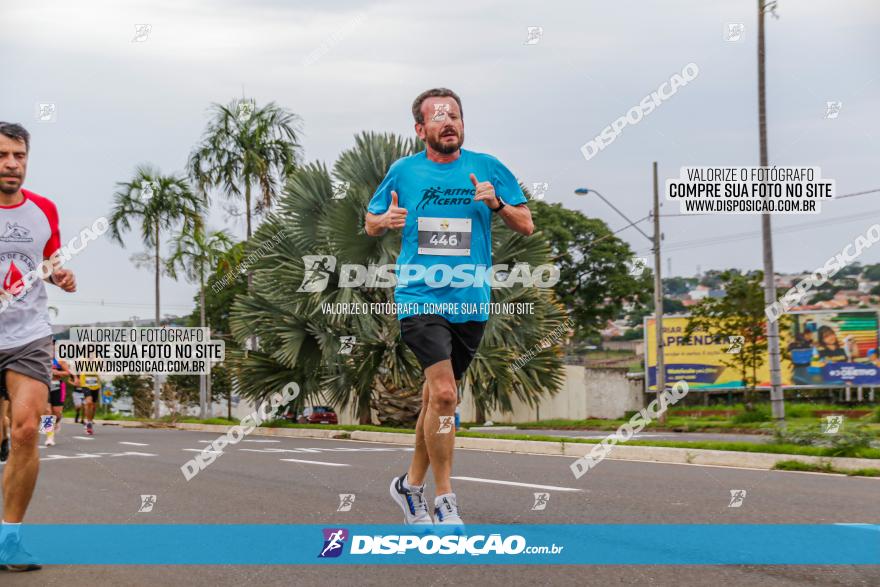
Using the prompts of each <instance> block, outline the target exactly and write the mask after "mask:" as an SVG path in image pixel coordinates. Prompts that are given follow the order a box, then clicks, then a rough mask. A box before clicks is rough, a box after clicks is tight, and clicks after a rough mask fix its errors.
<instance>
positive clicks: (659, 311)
mask: <svg viewBox="0 0 880 587" xmlns="http://www.w3.org/2000/svg"><path fill="white" fill-rule="evenodd" d="M661 239H662V234H661V233H660V191H659V188H658V186H657V162H656V161H654V333H655V336H656V339H657V397H658V398H659V397H660V394H661V393H663V391H664V390H666V361H665V353H664V352H663V280H662V279H661V276H660V264H661V258H660V240H661ZM658 421H659V423H660V424H666V412H665V411H664V412H661V413H660V417H659V418H658Z"/></svg>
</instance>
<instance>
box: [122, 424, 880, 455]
mask: <svg viewBox="0 0 880 587" xmlns="http://www.w3.org/2000/svg"><path fill="white" fill-rule="evenodd" d="M117 419H125V420H132V419H133V418H130V417H126V418H117ZM143 421H144V422H153V423H158V422H163V423H168V422H169V420H167V419H165V420H163V421H156V420H143ZM178 422H186V423H193V424H221V425H235V424H238V422H237V421H229V420H226V419H225V418H211V419H208V420H199V419H198V418H185V419H182V420H178ZM265 427H267V428H304V429H314V430H338V431H340V432H354V431H364V432H391V433H397V434H414V433H415V430H413V429H411V428H390V427H386V426H365V425H357V424H349V425H345V424H294V423H291V422H284V421H275V422H270V423H267V424H265ZM456 434H457V435H458V436H461V437H463V438H496V439H500V440H532V441H543V442H567V443H570V444H575V443H577V444H598V443H599V442H600V440H599V439H590V438H562V437H559V436H543V435H532V434H496V433H487V432H469V431H467V430H460V431H459V432H457V433H456ZM622 444H628V445H631V446H657V447H666V448H685V449H705V450H721V451H737V452H751V453H765V454H782V455H805V456H815V457H853V458H863V459H880V449H877V448H864V447H859V448H849V447H847V448H845V449H834V448H827V447H816V446H801V445H795V444H775V443H761V444H756V443H753V442H717V441H683V440H682V441H663V440H630V441H629V442H627V443H622Z"/></svg>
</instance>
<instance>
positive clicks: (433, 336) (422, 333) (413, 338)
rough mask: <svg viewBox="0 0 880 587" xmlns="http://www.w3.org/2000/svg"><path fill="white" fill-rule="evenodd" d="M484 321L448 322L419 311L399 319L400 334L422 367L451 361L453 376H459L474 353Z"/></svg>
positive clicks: (478, 344)
mask: <svg viewBox="0 0 880 587" xmlns="http://www.w3.org/2000/svg"><path fill="white" fill-rule="evenodd" d="M485 329H486V323H485V322H449V321H448V320H446V318H443V317H441V316H437V315H436V314H420V315H417V316H410V317H409V318H404V319H403V320H401V321H400V336H401V338H402V339H403V342H405V343H406V346H408V347H409V348H410V349H411V350H412V352H413V353H415V355H416V358H417V359H418V360H419V364H421V366H422V369H427V368H428V367H430V366H431V365H433V364H435V363H439V362H440V361H446V360H451V361H452V372H453V373H454V374H455V379H456V380H458V379H461V378H462V376H463V375H464V372H465V371H467V368H468V365H470V364H471V361H472V360H473V359H474V355H476V354H477V348H478V347H479V346H480V341H481V340H482V338H483V331H484V330H485Z"/></svg>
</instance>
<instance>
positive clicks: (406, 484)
mask: <svg viewBox="0 0 880 587" xmlns="http://www.w3.org/2000/svg"><path fill="white" fill-rule="evenodd" d="M403 487H404V489H409V490H413V489H417V490H420V491H424V489H425V484H424V483H422V484H421V485H411V484H410V482H409V473H407V474H406V477H404V478H403Z"/></svg>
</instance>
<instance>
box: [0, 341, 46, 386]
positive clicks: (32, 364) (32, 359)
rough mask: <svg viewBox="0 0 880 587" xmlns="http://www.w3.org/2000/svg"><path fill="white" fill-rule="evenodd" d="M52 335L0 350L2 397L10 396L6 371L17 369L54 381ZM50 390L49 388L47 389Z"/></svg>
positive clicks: (42, 380)
mask: <svg viewBox="0 0 880 587" xmlns="http://www.w3.org/2000/svg"><path fill="white" fill-rule="evenodd" d="M53 354H54V351H53V350H52V337H51V336H46V337H44V338H38V339H37V340H34V341H31V342H29V343H27V344H25V345H22V346H19V347H15V348H11V349H2V350H0V398H6V399H8V398H9V394H8V392H7V390H6V372H7V371H15V372H16V373H21V374H22V375H24V376H26V377H30V378H31V379H35V380H37V381H39V382H40V383H43V384H44V385H45V386H46V387H47V388H48V387H49V384H50V383H51V381H52V355H53ZM47 391H48V390H47Z"/></svg>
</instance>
